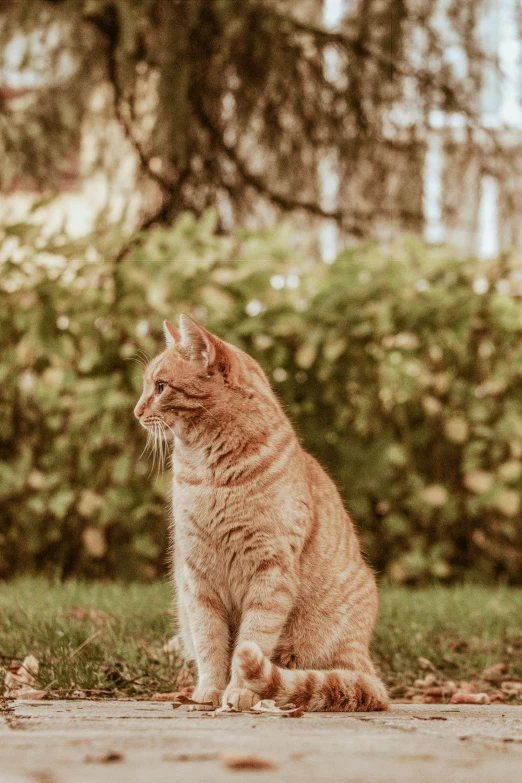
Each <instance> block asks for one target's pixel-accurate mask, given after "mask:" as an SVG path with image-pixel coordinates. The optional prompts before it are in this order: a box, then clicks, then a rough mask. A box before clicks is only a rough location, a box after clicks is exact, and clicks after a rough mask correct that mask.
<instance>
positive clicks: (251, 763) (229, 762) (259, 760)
mask: <svg viewBox="0 0 522 783" xmlns="http://www.w3.org/2000/svg"><path fill="white" fill-rule="evenodd" d="M221 761H222V762H223V765H224V766H225V767H226V768H227V769H243V770H245V769H266V770H269V769H278V767H279V764H276V762H275V761H272V759H267V758H265V757H263V756H253V755H243V754H236V753H226V754H225V755H224V756H222V757H221Z"/></svg>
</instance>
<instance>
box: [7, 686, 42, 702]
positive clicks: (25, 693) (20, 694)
mask: <svg viewBox="0 0 522 783" xmlns="http://www.w3.org/2000/svg"><path fill="white" fill-rule="evenodd" d="M11 696H12V697H13V698H15V699H24V700H29V699H31V700H32V699H34V700H35V701H39V700H40V699H47V698H48V696H49V692H48V691H39V690H36V689H35V688H17V689H16V690H14V691H12V692H11Z"/></svg>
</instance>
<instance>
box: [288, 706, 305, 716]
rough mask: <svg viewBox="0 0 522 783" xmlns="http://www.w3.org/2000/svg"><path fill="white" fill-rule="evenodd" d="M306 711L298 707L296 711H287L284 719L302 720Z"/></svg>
mask: <svg viewBox="0 0 522 783" xmlns="http://www.w3.org/2000/svg"><path fill="white" fill-rule="evenodd" d="M305 712H306V710H304V709H303V708H302V707H296V709H295V710H287V711H286V712H283V718H302V717H303V715H304V714H305Z"/></svg>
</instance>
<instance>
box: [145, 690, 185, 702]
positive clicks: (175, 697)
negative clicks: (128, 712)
mask: <svg viewBox="0 0 522 783" xmlns="http://www.w3.org/2000/svg"><path fill="white" fill-rule="evenodd" d="M150 700H151V701H173V702H178V703H179V704H181V702H180V700H179V693H154V694H153V695H152V696H151V697H150Z"/></svg>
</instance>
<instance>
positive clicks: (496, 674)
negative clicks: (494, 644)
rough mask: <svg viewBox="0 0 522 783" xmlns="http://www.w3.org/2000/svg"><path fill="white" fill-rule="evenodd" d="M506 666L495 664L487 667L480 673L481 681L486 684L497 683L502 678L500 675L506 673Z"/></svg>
mask: <svg viewBox="0 0 522 783" xmlns="http://www.w3.org/2000/svg"><path fill="white" fill-rule="evenodd" d="M506 669H507V666H506V664H505V663H495V664H494V665H493V666H488V668H487V669H484V671H483V672H482V679H483V680H487V681H488V682H497V681H498V680H500V679H501V678H502V674H503V673H504V672H505V671H506Z"/></svg>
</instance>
